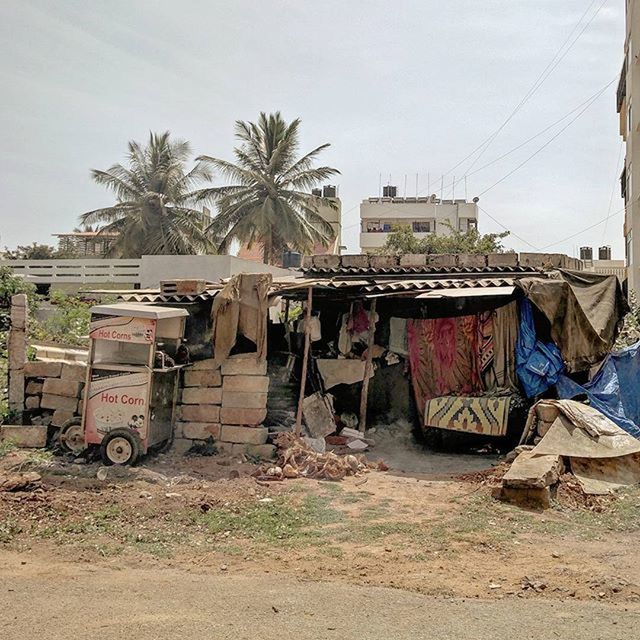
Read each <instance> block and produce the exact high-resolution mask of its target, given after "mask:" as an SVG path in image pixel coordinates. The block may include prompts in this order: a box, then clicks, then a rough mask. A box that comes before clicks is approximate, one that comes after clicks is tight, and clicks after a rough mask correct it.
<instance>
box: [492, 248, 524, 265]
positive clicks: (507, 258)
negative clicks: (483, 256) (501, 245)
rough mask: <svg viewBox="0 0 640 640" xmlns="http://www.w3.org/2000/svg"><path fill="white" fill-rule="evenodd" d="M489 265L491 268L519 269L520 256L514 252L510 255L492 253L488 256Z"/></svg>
mask: <svg viewBox="0 0 640 640" xmlns="http://www.w3.org/2000/svg"><path fill="white" fill-rule="evenodd" d="M487 264H488V265H489V266H490V267H517V266H518V254H517V253H514V252H513V251H510V252H509V253H490V254H489V255H488V256H487Z"/></svg>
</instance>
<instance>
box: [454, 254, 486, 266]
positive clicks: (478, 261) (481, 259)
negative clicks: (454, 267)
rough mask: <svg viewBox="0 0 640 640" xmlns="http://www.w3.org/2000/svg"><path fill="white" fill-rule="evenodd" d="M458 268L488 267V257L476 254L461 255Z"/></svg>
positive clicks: (459, 255)
mask: <svg viewBox="0 0 640 640" xmlns="http://www.w3.org/2000/svg"><path fill="white" fill-rule="evenodd" d="M458 266H459V267H467V268H474V269H478V268H481V267H486V266H487V256H485V255H483V254H476V253H459V254H458Z"/></svg>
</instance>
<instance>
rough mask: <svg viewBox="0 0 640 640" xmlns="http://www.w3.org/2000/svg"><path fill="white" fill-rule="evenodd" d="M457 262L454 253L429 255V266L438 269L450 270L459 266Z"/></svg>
mask: <svg viewBox="0 0 640 640" xmlns="http://www.w3.org/2000/svg"><path fill="white" fill-rule="evenodd" d="M457 262H458V261H457V258H456V255H455V254H454V253H432V254H430V255H429V260H428V265H429V266H430V267H436V268H448V267H455V266H457Z"/></svg>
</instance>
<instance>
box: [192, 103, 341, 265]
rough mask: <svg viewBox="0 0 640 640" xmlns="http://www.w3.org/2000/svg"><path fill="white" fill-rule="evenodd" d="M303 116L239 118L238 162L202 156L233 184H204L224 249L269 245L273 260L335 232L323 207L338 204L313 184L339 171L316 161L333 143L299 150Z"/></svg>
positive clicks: (269, 260) (307, 247) (265, 253)
mask: <svg viewBox="0 0 640 640" xmlns="http://www.w3.org/2000/svg"><path fill="white" fill-rule="evenodd" d="M299 129H300V120H299V119H295V120H293V121H292V122H290V123H287V122H285V120H284V119H283V117H282V116H281V114H280V113H279V112H276V113H272V114H269V115H267V114H266V113H261V114H260V117H259V118H258V121H257V122H256V123H253V122H243V121H237V122H236V127H235V135H236V138H237V140H238V141H239V143H240V144H239V146H237V147H236V148H235V149H234V155H235V160H236V161H235V163H233V162H228V161H226V160H221V159H219V158H214V157H212V156H200V157H199V158H198V160H199V161H201V162H203V163H205V164H206V165H207V166H208V167H210V168H211V169H212V170H215V171H218V172H220V174H221V175H222V176H224V177H225V178H227V180H228V181H229V182H230V184H228V185H226V186H220V187H212V188H207V189H202V190H201V191H200V193H199V194H198V199H199V201H201V202H207V201H211V202H214V203H215V204H216V205H217V207H218V215H217V216H216V217H215V218H214V220H213V222H212V224H211V226H210V228H209V230H210V231H211V232H212V234H213V235H215V236H216V237H219V239H220V240H219V245H218V248H219V250H220V251H224V250H226V249H228V247H229V246H230V244H231V243H232V242H233V241H234V240H236V241H239V242H240V243H242V244H246V245H247V246H249V247H251V245H252V244H254V243H258V244H260V245H261V246H262V248H263V256H264V261H265V262H266V263H273V262H274V261H276V260H277V258H278V257H279V256H280V255H281V252H282V251H283V250H285V249H293V250H296V251H308V250H310V249H311V248H312V247H313V246H314V245H315V244H316V243H323V244H329V243H330V242H331V240H333V238H334V231H333V229H332V227H331V225H330V224H329V223H328V222H326V221H325V220H324V219H323V218H322V217H321V216H320V215H319V213H318V211H319V207H320V206H321V205H322V204H325V205H327V206H331V207H335V206H336V205H335V203H333V201H332V200H330V199H327V198H321V197H318V196H315V195H312V194H311V193H310V192H311V189H312V188H313V187H314V186H316V185H319V184H320V183H321V182H323V181H325V180H327V179H328V178H330V177H331V176H334V175H336V174H338V173H339V171H338V170H337V169H334V168H332V167H328V166H315V163H316V160H317V157H318V155H319V154H320V153H321V152H322V151H323V150H325V149H326V148H327V147H329V145H328V144H323V145H320V146H319V147H316V148H315V149H312V150H311V151H309V152H308V153H306V154H305V155H302V156H301V157H300V156H299V147H300V141H299Z"/></svg>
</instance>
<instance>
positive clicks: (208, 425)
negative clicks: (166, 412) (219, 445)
mask: <svg viewBox="0 0 640 640" xmlns="http://www.w3.org/2000/svg"><path fill="white" fill-rule="evenodd" d="M178 424H179V427H180V431H181V435H182V437H183V438H189V439H191V440H208V439H209V438H213V439H214V440H219V439H220V430H221V425H220V424H219V423H212V422H180V423H178Z"/></svg>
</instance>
